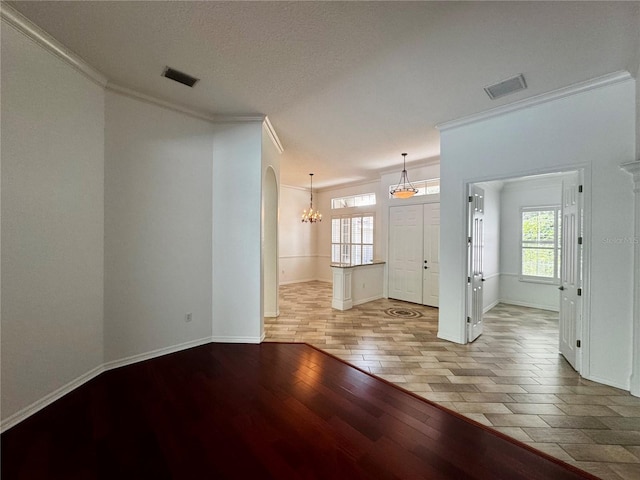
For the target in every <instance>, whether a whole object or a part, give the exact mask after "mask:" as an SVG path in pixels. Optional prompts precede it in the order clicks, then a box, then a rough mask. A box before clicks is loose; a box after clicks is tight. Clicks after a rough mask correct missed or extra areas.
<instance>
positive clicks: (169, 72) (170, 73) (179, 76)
mask: <svg viewBox="0 0 640 480" xmlns="http://www.w3.org/2000/svg"><path fill="white" fill-rule="evenodd" d="M162 76H163V77H167V78H170V79H171V80H174V81H176V82H178V83H181V84H183V85H186V86H187V87H193V86H194V85H195V84H196V82H198V80H200V79H199V78H195V77H192V76H191V75H187V74H186V73H183V72H180V71H178V70H174V69H173V68H171V67H166V68H165V69H164V72H162Z"/></svg>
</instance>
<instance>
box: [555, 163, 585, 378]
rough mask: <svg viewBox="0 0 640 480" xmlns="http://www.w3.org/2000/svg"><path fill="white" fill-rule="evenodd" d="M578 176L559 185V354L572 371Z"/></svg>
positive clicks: (576, 313) (578, 229) (577, 307)
mask: <svg viewBox="0 0 640 480" xmlns="http://www.w3.org/2000/svg"><path fill="white" fill-rule="evenodd" d="M578 188H579V175H578V173H575V174H572V175H571V176H570V177H568V178H567V179H565V180H563V182H562V212H561V218H562V220H561V223H562V225H561V232H562V233H561V241H560V244H561V246H560V255H561V256H562V260H561V262H560V265H561V266H560V319H559V330H560V332H559V333H560V335H559V336H560V353H561V354H562V355H563V356H564V358H566V359H567V361H568V362H569V363H570V364H571V366H572V367H573V368H574V369H576V368H577V369H579V367H580V366H579V365H578V360H579V355H578V350H577V348H578V343H577V342H578V325H579V317H580V315H581V308H580V307H581V304H580V295H579V288H580V253H581V252H580V249H581V244H580V243H579V242H580V237H581V235H582V234H581V224H580V209H581V204H580V203H581V202H580V193H579V191H578Z"/></svg>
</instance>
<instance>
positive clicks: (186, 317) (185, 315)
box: [184, 312, 192, 323]
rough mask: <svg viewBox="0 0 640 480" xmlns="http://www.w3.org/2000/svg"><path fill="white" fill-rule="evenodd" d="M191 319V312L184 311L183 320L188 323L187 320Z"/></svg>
mask: <svg viewBox="0 0 640 480" xmlns="http://www.w3.org/2000/svg"><path fill="white" fill-rule="evenodd" d="M191 320H192V313H191V312H189V313H185V314H184V321H185V322H187V323H188V322H190V321H191Z"/></svg>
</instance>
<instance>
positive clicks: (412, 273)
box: [389, 205, 424, 303]
mask: <svg viewBox="0 0 640 480" xmlns="http://www.w3.org/2000/svg"><path fill="white" fill-rule="evenodd" d="M423 220H424V217H423V213H422V205H407V206H401V207H391V208H390V209H389V298H395V299H397V300H404V301H407V302H413V303H422V272H423V258H422V248H423V240H422V235H423V233H422V230H423V228H422V225H423Z"/></svg>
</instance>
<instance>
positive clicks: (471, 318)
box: [467, 185, 484, 342]
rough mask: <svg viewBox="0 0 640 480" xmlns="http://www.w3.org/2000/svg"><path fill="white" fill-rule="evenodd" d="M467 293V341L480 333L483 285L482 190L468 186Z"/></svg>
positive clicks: (470, 340) (472, 339)
mask: <svg viewBox="0 0 640 480" xmlns="http://www.w3.org/2000/svg"><path fill="white" fill-rule="evenodd" d="M468 245H469V247H468V252H469V253H468V259H469V275H468V293H467V341H469V342H473V341H474V340H475V339H476V338H478V337H479V336H480V335H482V327H483V323H482V314H483V312H482V293H483V292H482V289H483V287H484V285H483V282H484V269H483V262H482V256H483V249H484V190H483V189H481V188H479V187H477V186H475V185H470V186H469V238H468Z"/></svg>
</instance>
